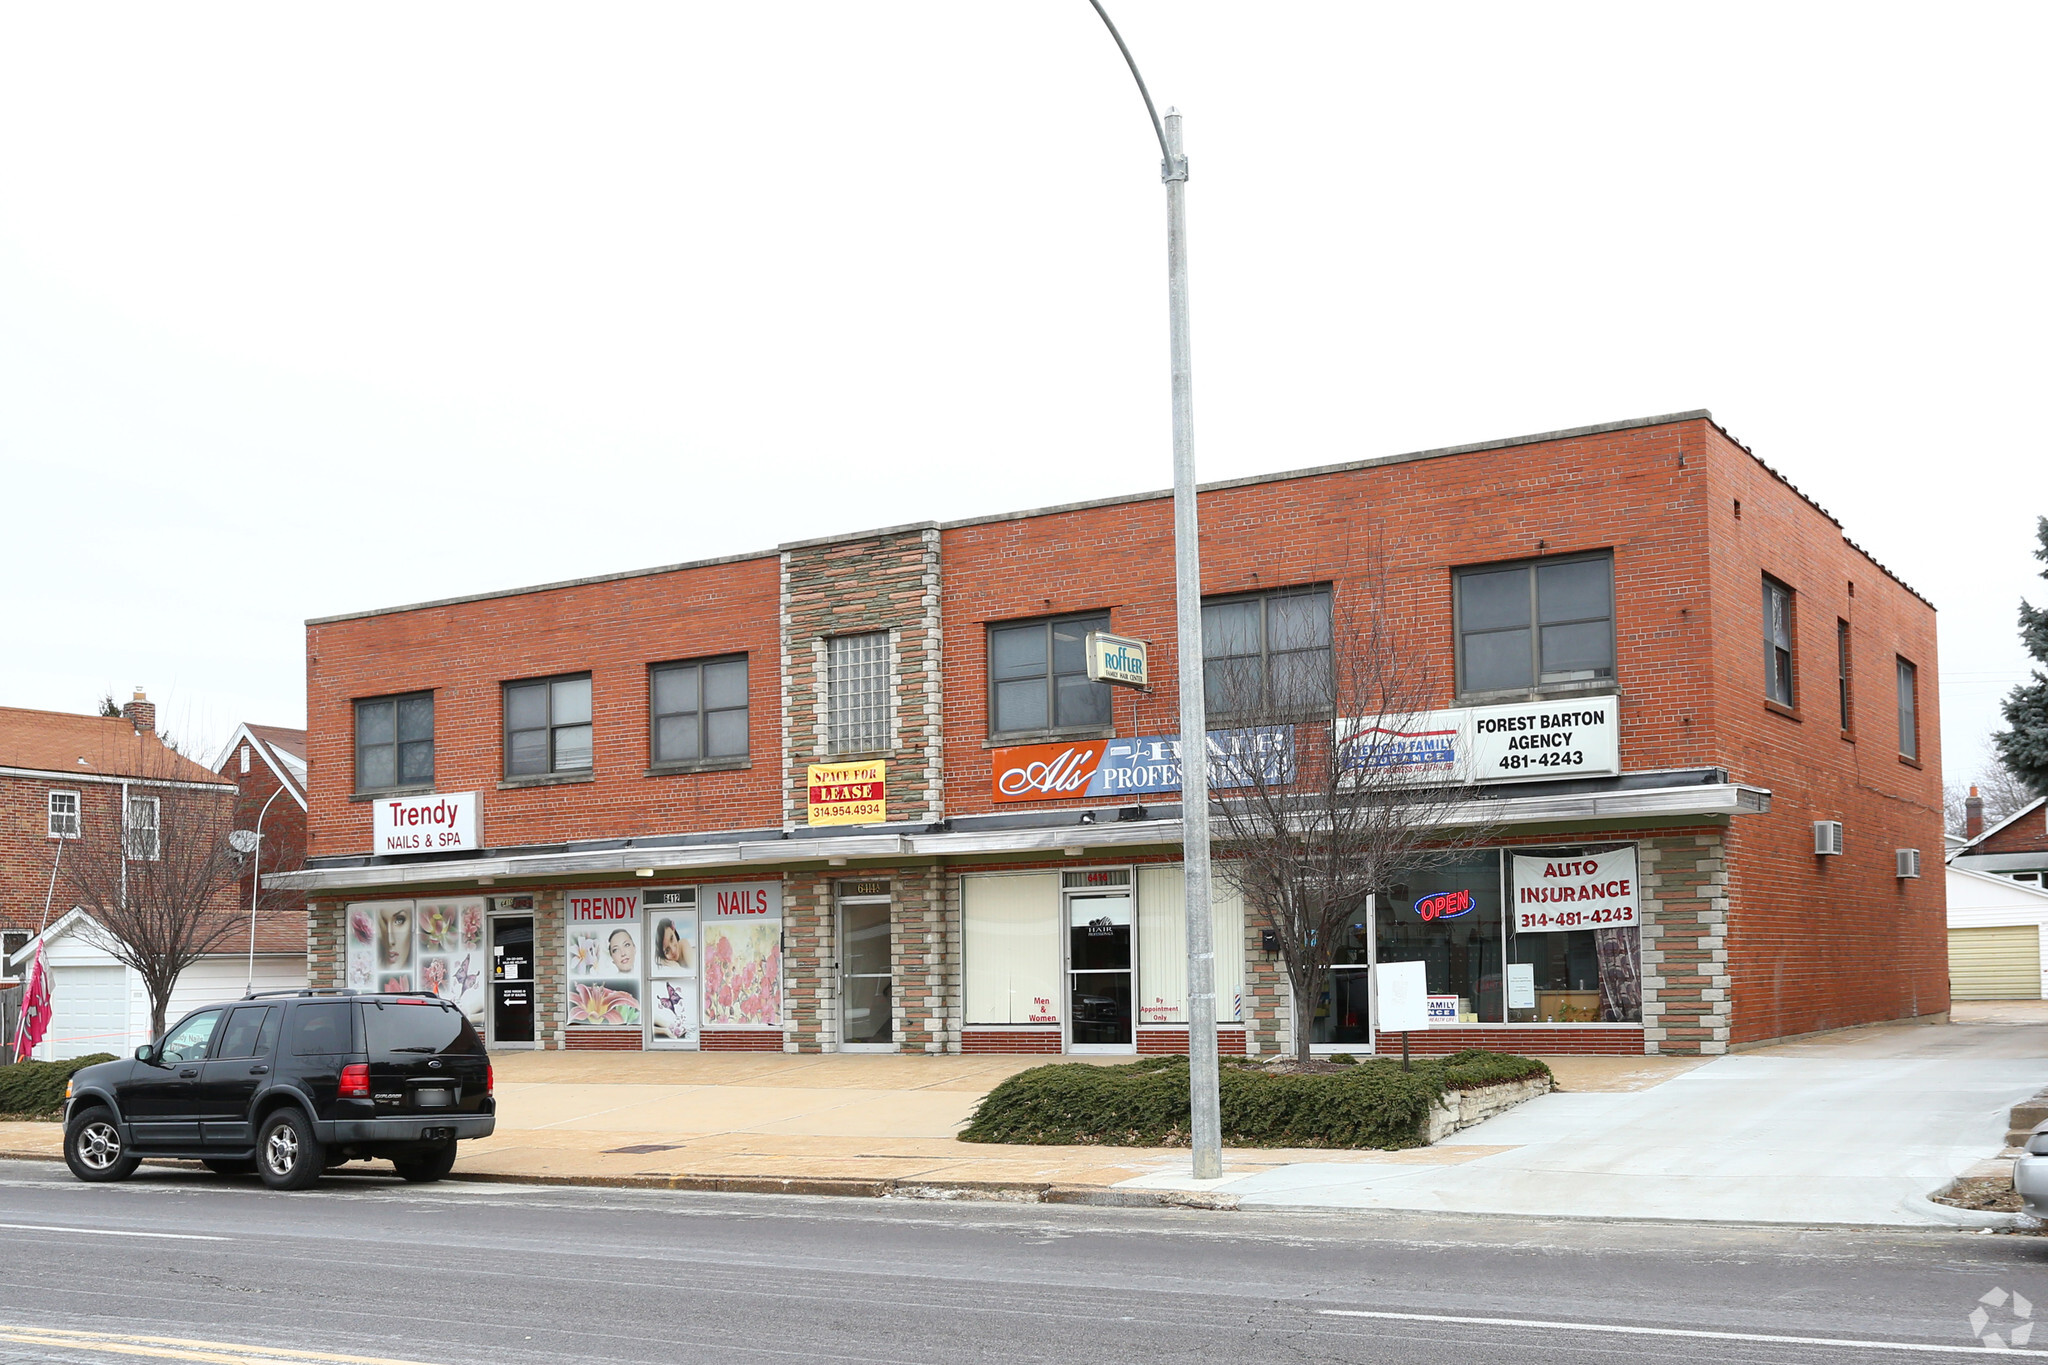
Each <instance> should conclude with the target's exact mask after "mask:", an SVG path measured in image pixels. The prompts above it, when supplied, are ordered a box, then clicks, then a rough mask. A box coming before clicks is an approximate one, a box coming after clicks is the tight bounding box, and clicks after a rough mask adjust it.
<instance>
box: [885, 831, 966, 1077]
mask: <svg viewBox="0 0 2048 1365" xmlns="http://www.w3.org/2000/svg"><path fill="white" fill-rule="evenodd" d="M948 880H950V879H949V878H947V877H945V876H944V875H943V874H941V873H940V872H938V871H937V870H935V869H926V870H921V871H911V872H905V873H901V874H899V875H898V876H897V877H896V879H895V881H894V884H893V887H892V893H891V902H892V903H891V906H890V915H891V923H890V926H889V928H890V933H889V956H890V974H891V976H892V977H894V979H895V987H894V990H893V992H892V999H893V1006H894V1014H895V1027H896V1043H897V1046H898V1047H899V1048H901V1049H902V1050H903V1051H905V1052H949V1051H950V1052H957V1051H959V1048H960V1028H959V1023H958V1020H957V1018H956V1010H957V1005H956V1004H955V999H956V997H957V994H958V991H957V987H956V983H955V982H954V981H953V980H952V976H953V973H952V971H951V963H952V960H953V954H952V951H951V938H952V936H951V935H950V934H949V933H948V932H947V919H948V915H947V909H948V906H947V896H946V883H947V882H948Z"/></svg>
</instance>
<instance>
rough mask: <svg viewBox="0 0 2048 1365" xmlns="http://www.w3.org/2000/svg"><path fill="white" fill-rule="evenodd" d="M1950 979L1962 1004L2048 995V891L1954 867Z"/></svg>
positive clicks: (1950, 878)
mask: <svg viewBox="0 0 2048 1365" xmlns="http://www.w3.org/2000/svg"><path fill="white" fill-rule="evenodd" d="M1947 876H1948V980H1949V992H1950V995H1951V996H1952V997H1953V998H1954V999H1957V1000H2040V999H2042V998H2044V997H2048V989H2044V988H2048V977H2044V976H2043V975H2042V968H2043V966H2044V964H2048V891H2044V890H2042V889H2041V888H2040V887H2039V886H2037V885H2035V884H2033V883H2031V882H2023V881H2019V880H2016V879H2015V878H2012V877H2001V876H1999V875H1998V874H1996V873H1992V872H1974V871H1971V870H1970V869H1968V868H1964V867H1957V866H1956V865H1955V864H1953V863H1951V864H1950V865H1949V867H1948V872H1947Z"/></svg>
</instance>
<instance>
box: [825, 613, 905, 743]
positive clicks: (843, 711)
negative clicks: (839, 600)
mask: <svg viewBox="0 0 2048 1365" xmlns="http://www.w3.org/2000/svg"><path fill="white" fill-rule="evenodd" d="M826 669H827V675H828V687H829V694H830V717H831V736H832V752H833V753H835V754H861V753H874V752H878V751H880V750H883V749H887V748H889V747H890V745H889V633H888V632H887V631H884V630H878V631H875V632H873V633H871V634H868V635H838V636H834V637H833V638H832V640H831V641H830V642H829V644H828V647H827V654H826Z"/></svg>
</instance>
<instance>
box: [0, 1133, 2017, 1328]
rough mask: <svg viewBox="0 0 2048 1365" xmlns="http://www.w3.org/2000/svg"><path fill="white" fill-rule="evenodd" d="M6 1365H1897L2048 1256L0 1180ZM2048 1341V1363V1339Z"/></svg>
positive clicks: (749, 1202)
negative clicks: (958, 1364)
mask: <svg viewBox="0 0 2048 1365" xmlns="http://www.w3.org/2000/svg"><path fill="white" fill-rule="evenodd" d="M0 1238H4V1239H5V1240H4V1242H0V1247H4V1252H0V1361H4V1362H15V1361H36V1362H43V1361H72V1362H76V1361H82V1360H128V1361H133V1360H142V1359H174V1360H203V1361H216V1362H227V1363H228V1365H248V1363H249V1362H257V1361H293V1362H297V1363H299V1365H303V1362H307V1361H310V1360H312V1359H314V1358H315V1355H316V1353H317V1357H318V1358H319V1359H322V1360H325V1361H328V1362H334V1361H337V1360H340V1359H343V1358H355V1359H359V1360H362V1359H375V1360H379V1361H404V1362H415V1361H420V1362H437V1363H440V1365H454V1363H455V1362H469V1361H491V1362H507V1363H508V1365H524V1363H525V1362H548V1365H563V1362H584V1361H594V1362H598V1361H601V1362H613V1361H634V1362H642V1361H644V1362H661V1365H672V1363H673V1362H693V1361H719V1362H727V1361H730V1362H752V1361H787V1360H818V1361H859V1362H868V1361H915V1362H953V1361H979V1360H988V1361H1003V1362H1029V1361H1060V1362H1066V1361H1088V1362H1125V1361H1131V1362H1148V1363H1149V1362H1164V1361H1169V1360H1171V1361H1181V1360H1190V1361H1231V1362H1241V1361H1267V1360H1274V1361H1288V1362H1298V1361H1332V1362H1390V1363H1391V1362H1401V1363H1402V1365H1437V1363H1438V1362H1441V1363H1442V1365H1496V1362H1498V1363H1499V1365H1506V1363H1507V1362H1517V1363H1520V1362H1528V1361H1549V1360H1555V1361H1558V1362H1561V1363H1562V1362H1568V1361H1569V1362H1576V1361H1670V1362H1684V1361H1702V1362H1705V1361H1713V1362H1748V1361H1771V1362H1793V1363H1794V1365H1805V1363H1806V1362H1837V1361H1840V1362H1847V1361H1859V1362H1883V1361H1893V1360H1907V1359H1929V1358H1935V1357H1940V1356H1944V1355H1950V1354H1961V1353H1965V1352H1967V1353H1972V1354H1974V1353H1977V1352H1980V1351H1981V1350H1982V1349H1983V1348H1982V1346H1981V1345H1980V1343H1979V1340H1978V1338H1977V1337H1976V1336H1975V1335H1974V1334H1973V1332H1972V1329H1971V1326H1970V1322H1969V1317H1970V1314H1971V1312H1972V1310H1973V1309H1977V1308H1979V1307H1980V1306H1981V1305H1980V1299H1981V1298H1982V1297H1983V1296H1984V1295H1986V1294H1991V1293H1993V1291H1997V1290H2003V1291H2005V1293H2006V1295H2008V1296H2009V1295H2011V1294H2013V1293H2014V1292H2017V1294H2018V1295H2019V1296H2020V1298H2021V1299H2023V1300H2024V1301H2025V1302H2024V1303H2022V1302H2021V1301H2020V1300H2016V1299H2013V1298H2011V1297H2004V1298H2002V1299H1999V1301H1998V1302H1997V1303H1995V1304H1993V1305H1990V1306H1985V1312H1986V1314H1987V1319H1986V1325H1985V1327H1984V1330H1986V1331H1994V1330H1996V1331H2008V1332H2009V1331H2010V1329H2011V1328H2012V1327H2013V1326H2014V1325H2017V1324H2020V1323H2022V1322H2026V1321H2031V1317H2030V1316H2028V1317H2022V1316H2020V1310H2021V1309H2022V1308H2024V1310H2025V1312H2026V1313H2027V1314H2028V1315H2031V1313H2032V1312H2033V1311H2034V1309H2033V1304H2034V1303H2036V1302H2038V1303H2040V1304H2041V1305H2042V1308H2041V1310H2040V1312H2041V1315H2042V1317H2043V1318H2048V1238H2035V1237H2018V1236H1979V1235H1974V1234H1967V1233H1956V1232H1897V1233H1886V1232H1843V1231H1831V1230H1819V1229H1816V1230H1798V1229H1785V1228H1757V1227H1727V1226H1722V1227H1703V1226H1681V1225H1659V1224H1641V1223H1634V1224H1622V1223H1592V1222H1585V1223H1579V1222H1564V1221H1557V1222H1550V1221H1544V1222H1537V1221H1513V1222H1510V1221H1503V1220H1485V1219H1476V1218H1465V1217H1451V1216H1443V1215H1427V1216H1418V1215H1388V1214H1357V1213H1347V1214H1311V1215H1301V1214H1280V1213H1221V1212H1206V1211H1181V1210H1155V1209H1098V1208H1071V1207H1056V1206H1053V1207H1045V1206H1027V1205H1001V1204H987V1203H954V1204H940V1203H926V1202H917V1201H881V1200H853V1199H796V1198H783V1197H773V1196H764V1195H703V1194H682V1193H667V1192H656V1191H637V1190H611V1189H595V1188H565V1187H542V1186H515V1185H473V1184H463V1183H459V1182H450V1183H446V1184H442V1185H437V1186H406V1185H402V1184H400V1183H398V1182H396V1181H394V1180H391V1179H389V1178H386V1177H378V1176H370V1175H361V1176H343V1177H340V1178H330V1179H329V1180H327V1181H325V1182H323V1183H322V1185H321V1186H320V1187H318V1188H317V1189H315V1190H313V1191H310V1192H307V1193H304V1194H296V1195H280V1194H273V1193H270V1192H268V1191H266V1190H264V1189H263V1188H262V1187H261V1186H260V1185H258V1184H257V1183H256V1182H255V1181H254V1180H236V1179H222V1178H219V1177H214V1176H211V1175H207V1174H203V1173H199V1172H197V1171H196V1170H195V1171H192V1172H187V1171H183V1170H171V1169H165V1168H156V1167H144V1168H143V1170H142V1171H141V1172H140V1173H139V1174H138V1175H137V1176H136V1177H135V1178H134V1179H133V1180H130V1181H128V1182H127V1183H125V1184H122V1185H113V1186H104V1185H102V1186H91V1185H83V1184H80V1183H77V1182H75V1181H73V1180H72V1179H71V1178H70V1176H69V1175H68V1174H67V1173H66V1172H65V1171H64V1169H63V1168H62V1167H61V1166H57V1165H54V1164H44V1163H36V1162H0ZM2043 1337H2044V1340H2043V1342H2042V1343H2041V1344H2042V1345H2043V1346H2044V1347H2048V1329H2044V1332H2043Z"/></svg>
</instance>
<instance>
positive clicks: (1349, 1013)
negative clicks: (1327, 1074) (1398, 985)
mask: <svg viewBox="0 0 2048 1365" xmlns="http://www.w3.org/2000/svg"><path fill="white" fill-rule="evenodd" d="M1374 899H1375V898H1374V897H1371V896H1368V897H1366V902H1365V909H1364V910H1362V911H1360V912H1358V913H1357V914H1355V915H1353V916H1352V917H1351V920H1350V922H1349V923H1347V924H1345V925H1344V927H1343V928H1342V929H1340V930H1339V931H1338V932H1337V937H1336V942H1334V943H1332V944H1331V945H1330V972H1329V975H1328V976H1325V977H1324V978H1323V990H1322V995H1321V997H1320V998H1319V999H1318V1000H1317V1001H1316V1009H1315V1019H1314V1021H1313V1024H1312V1025H1311V1028H1310V1032H1309V1043H1310V1045H1311V1046H1313V1047H1314V1048H1315V1049H1316V1050H1317V1051H1324V1050H1327V1051H1330V1052H1370V1051H1372V1049H1373V1036H1372V963H1373V915H1374V909H1373V903H1374Z"/></svg>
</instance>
